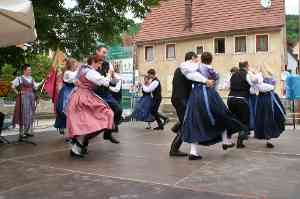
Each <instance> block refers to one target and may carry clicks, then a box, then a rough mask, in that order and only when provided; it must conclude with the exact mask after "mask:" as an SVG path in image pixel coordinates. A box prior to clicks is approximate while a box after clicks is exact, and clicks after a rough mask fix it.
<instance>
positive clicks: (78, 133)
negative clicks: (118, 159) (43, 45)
mask: <svg viewBox="0 0 300 199" xmlns="http://www.w3.org/2000/svg"><path fill="white" fill-rule="evenodd" d="M106 55H107V48H106V47H105V46H100V47H98V48H97V50H96V55H95V56H91V57H89V58H88V59H87V63H86V64H82V65H79V64H78V63H77V62H76V61H75V60H73V59H70V60H68V61H67V62H66V67H65V71H64V72H63V74H64V75H63V82H64V84H63V87H62V89H61V90H60V92H59V96H58V102H57V104H56V112H57V117H56V121H55V125H54V126H55V127H56V128H57V129H59V130H60V132H61V134H65V133H66V137H67V138H69V139H70V145H71V150H70V154H71V156H73V157H84V155H86V154H88V145H89V142H90V140H91V139H93V138H95V137H96V136H98V135H99V134H100V133H103V139H104V140H109V141H110V142H112V143H114V144H119V143H120V142H119V140H117V139H116V138H115V137H114V136H113V133H114V132H116V133H117V132H118V131H119V128H118V126H119V125H120V123H121V121H122V111H123V110H122V106H121V98H122V93H121V87H122V80H121V76H120V74H119V69H118V68H117V67H114V66H112V65H111V64H110V63H109V62H107V61H106V60H105V58H106ZM65 129H66V131H67V132H65Z"/></svg>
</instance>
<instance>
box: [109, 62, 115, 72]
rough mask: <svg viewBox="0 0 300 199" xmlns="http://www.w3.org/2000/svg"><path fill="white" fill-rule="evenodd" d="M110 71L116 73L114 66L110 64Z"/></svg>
mask: <svg viewBox="0 0 300 199" xmlns="http://www.w3.org/2000/svg"><path fill="white" fill-rule="evenodd" d="M109 70H110V71H115V69H114V66H113V65H112V64H111V63H109Z"/></svg>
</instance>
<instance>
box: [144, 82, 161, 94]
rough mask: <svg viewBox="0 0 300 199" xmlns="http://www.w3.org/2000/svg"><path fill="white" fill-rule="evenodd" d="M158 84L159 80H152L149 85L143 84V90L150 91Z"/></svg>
mask: <svg viewBox="0 0 300 199" xmlns="http://www.w3.org/2000/svg"><path fill="white" fill-rule="evenodd" d="M158 85H159V81H157V80H154V81H152V82H151V83H150V84H149V85H145V84H143V91H144V92H145V93H151V92H153V91H154V90H155V89H156V88H157V87H158Z"/></svg>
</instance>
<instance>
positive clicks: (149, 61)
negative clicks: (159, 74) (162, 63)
mask: <svg viewBox="0 0 300 199" xmlns="http://www.w3.org/2000/svg"><path fill="white" fill-rule="evenodd" d="M147 47H152V49H153V59H152V60H147V59H146V48H147ZM144 60H145V62H148V63H151V62H153V61H154V60H155V49H154V45H146V46H144Z"/></svg>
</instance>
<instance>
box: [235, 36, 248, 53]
mask: <svg viewBox="0 0 300 199" xmlns="http://www.w3.org/2000/svg"><path fill="white" fill-rule="evenodd" d="M246 49H247V48H246V36H239V37H235V52H236V53H245V52H246Z"/></svg>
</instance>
